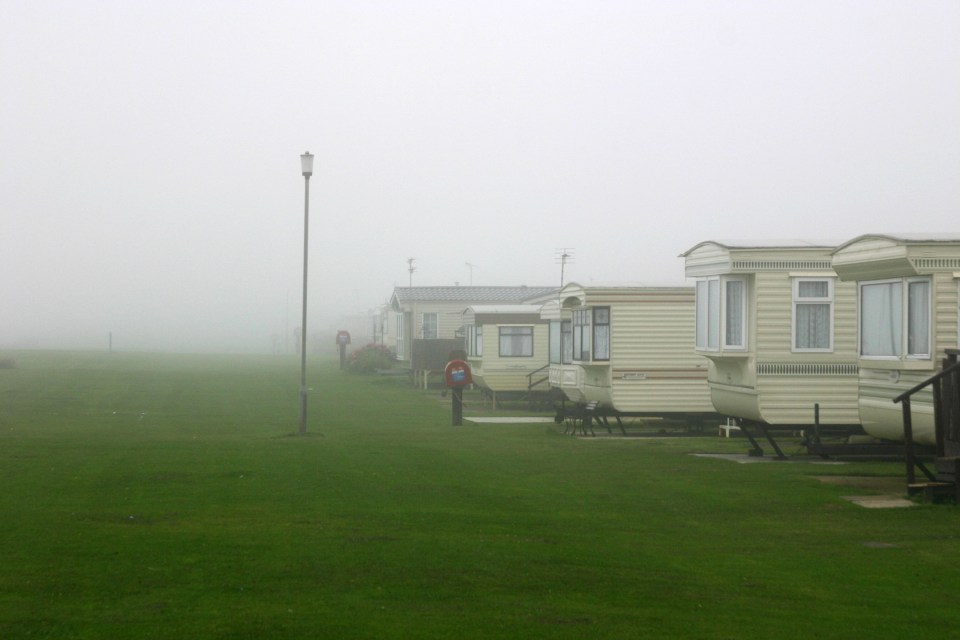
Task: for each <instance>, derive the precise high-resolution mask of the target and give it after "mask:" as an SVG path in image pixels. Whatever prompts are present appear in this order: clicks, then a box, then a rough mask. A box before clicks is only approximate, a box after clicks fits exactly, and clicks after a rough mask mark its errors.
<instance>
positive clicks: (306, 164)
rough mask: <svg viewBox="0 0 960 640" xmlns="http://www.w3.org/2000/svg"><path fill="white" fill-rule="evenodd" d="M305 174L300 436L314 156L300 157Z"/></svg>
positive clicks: (304, 408)
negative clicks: (311, 179)
mask: <svg viewBox="0 0 960 640" xmlns="http://www.w3.org/2000/svg"><path fill="white" fill-rule="evenodd" d="M300 169H301V171H302V173H303V317H302V318H301V321H300V435H303V434H305V433H306V432H307V248H308V244H307V239H308V238H309V235H310V176H312V175H313V154H312V153H310V152H309V151H307V152H304V153H303V154H302V155H301V156H300Z"/></svg>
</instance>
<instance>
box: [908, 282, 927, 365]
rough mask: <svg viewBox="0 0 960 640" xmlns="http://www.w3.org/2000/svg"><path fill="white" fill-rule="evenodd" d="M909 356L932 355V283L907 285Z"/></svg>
mask: <svg viewBox="0 0 960 640" xmlns="http://www.w3.org/2000/svg"><path fill="white" fill-rule="evenodd" d="M907 305H908V306H907V354H908V355H911V356H914V355H916V356H921V355H929V353H930V283H929V282H911V283H909V284H908V285H907Z"/></svg>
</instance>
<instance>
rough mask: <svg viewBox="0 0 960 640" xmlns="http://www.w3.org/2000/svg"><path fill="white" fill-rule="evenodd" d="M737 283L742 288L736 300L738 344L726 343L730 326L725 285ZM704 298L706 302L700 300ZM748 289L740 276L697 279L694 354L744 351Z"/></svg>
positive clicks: (748, 327) (745, 347) (748, 326)
mask: <svg viewBox="0 0 960 640" xmlns="http://www.w3.org/2000/svg"><path fill="white" fill-rule="evenodd" d="M731 282H738V283H740V286H741V287H742V296H741V300H740V309H739V311H740V341H739V342H738V343H733V342H728V340H727V338H728V336H727V328H728V325H729V324H730V311H731V309H730V308H729V305H728V304H727V296H728V285H729V283H731ZM704 295H706V299H704ZM748 298H749V288H748V282H747V278H746V277H743V276H709V277H706V278H700V279H698V280H697V285H696V310H695V315H696V333H695V339H694V341H695V346H696V349H697V350H698V351H710V352H721V351H746V350H747V345H749V344H750V333H749V331H750V323H749V321H748V316H747V310H748V309H749V308H750V307H749V304H748V303H747V300H748Z"/></svg>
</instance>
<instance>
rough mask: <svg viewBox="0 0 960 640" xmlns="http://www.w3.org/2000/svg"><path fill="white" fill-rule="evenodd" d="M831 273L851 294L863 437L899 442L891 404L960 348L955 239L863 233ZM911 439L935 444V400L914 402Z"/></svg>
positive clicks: (898, 416)
mask: <svg viewBox="0 0 960 640" xmlns="http://www.w3.org/2000/svg"><path fill="white" fill-rule="evenodd" d="M832 267H833V269H834V270H835V271H836V273H837V275H838V276H839V277H840V279H841V280H842V281H844V282H845V283H848V284H849V286H851V287H855V290H856V295H857V324H856V326H855V327H854V328H853V329H852V330H851V334H852V335H853V336H855V338H854V339H855V341H856V342H855V345H854V348H855V353H856V356H857V362H858V366H859V394H858V402H859V411H860V418H861V420H862V421H863V427H864V429H865V430H866V431H867V433H869V434H871V435H873V436H875V437H878V438H883V439H887V440H902V439H903V414H902V411H901V407H900V405H898V404H894V403H893V398H894V397H896V396H898V395H899V394H901V393H903V392H904V391H906V390H908V389H910V388H911V387H913V386H914V385H916V384H918V383H920V382H923V381H924V380H926V379H927V378H929V377H930V376H931V375H933V374H934V373H935V372H936V370H938V369H939V368H940V364H941V359H942V358H943V357H944V352H945V350H946V349H956V348H957V346H958V332H960V323H958V309H960V295H958V287H960V234H951V235H937V234H889V235H888V234H867V235H862V236H858V237H856V238H854V239H852V240H850V241H848V242H845V243H843V244H841V245H840V246H838V247H837V248H836V249H835V250H834V251H833V252H832ZM912 406H913V416H914V417H913V434H914V440H915V441H916V442H918V443H920V444H928V445H932V444H935V437H934V426H933V395H932V392H931V389H930V388H929V387H928V388H927V389H925V390H924V391H921V392H919V393H918V394H917V395H916V396H915V397H914V398H913V402H912Z"/></svg>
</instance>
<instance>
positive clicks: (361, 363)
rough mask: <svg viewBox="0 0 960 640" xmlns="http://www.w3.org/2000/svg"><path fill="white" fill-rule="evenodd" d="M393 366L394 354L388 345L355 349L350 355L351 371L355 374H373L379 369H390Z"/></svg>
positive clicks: (369, 345) (374, 345)
mask: <svg viewBox="0 0 960 640" xmlns="http://www.w3.org/2000/svg"><path fill="white" fill-rule="evenodd" d="M392 366H393V354H392V353H391V352H390V349H388V348H387V346H386V345H382V344H368V345H367V346H365V347H361V348H360V349H354V350H353V352H352V353H351V354H350V371H353V372H354V373H373V372H374V371H376V370H377V369H389V368H390V367H392Z"/></svg>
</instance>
